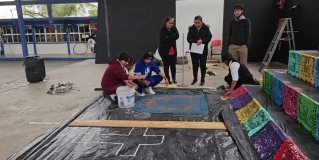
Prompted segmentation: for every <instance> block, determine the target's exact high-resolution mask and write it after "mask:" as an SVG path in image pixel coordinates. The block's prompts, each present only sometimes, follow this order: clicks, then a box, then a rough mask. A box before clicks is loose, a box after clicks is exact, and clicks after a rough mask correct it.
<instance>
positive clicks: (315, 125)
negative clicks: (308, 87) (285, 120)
mask: <svg viewBox="0 0 319 160" xmlns="http://www.w3.org/2000/svg"><path fill="white" fill-rule="evenodd" d="M318 114H319V103H318V102H316V101H314V100H312V99H311V98H309V97H308V96H306V95H305V94H304V93H301V94H300V95H299V98H298V118H297V121H298V122H299V123H301V124H302V126H303V127H305V129H306V130H308V131H309V132H311V134H312V135H313V136H314V137H315V138H316V140H319V120H318V118H319V115H318Z"/></svg>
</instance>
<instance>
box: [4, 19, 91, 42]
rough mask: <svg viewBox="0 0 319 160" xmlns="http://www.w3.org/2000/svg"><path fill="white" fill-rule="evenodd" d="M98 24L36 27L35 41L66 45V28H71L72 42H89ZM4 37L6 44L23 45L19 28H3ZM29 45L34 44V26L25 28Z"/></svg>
mask: <svg viewBox="0 0 319 160" xmlns="http://www.w3.org/2000/svg"><path fill="white" fill-rule="evenodd" d="M95 25H96V24H90V25H89V24H79V25H69V26H66V25H62V24H54V25H45V26H34V33H35V40H36V42H37V43H65V42H66V27H68V28H69V31H70V33H69V37H70V42H87V40H88V37H89V35H91V34H92V33H91V32H92V31H94V29H95V28H91V26H95ZM1 29H2V32H3V34H2V36H3V40H4V42H5V43H21V39H20V38H21V37H20V32H19V28H18V27H17V26H3V27H1ZM24 29H25V34H26V40H27V43H32V42H33V36H32V29H33V28H32V26H30V25H26V26H25V27H24Z"/></svg>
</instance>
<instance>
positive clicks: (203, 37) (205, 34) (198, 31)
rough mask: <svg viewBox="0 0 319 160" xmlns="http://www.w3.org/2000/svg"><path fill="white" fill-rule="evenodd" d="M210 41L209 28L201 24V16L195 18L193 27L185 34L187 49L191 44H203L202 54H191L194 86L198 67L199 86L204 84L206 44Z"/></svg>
mask: <svg viewBox="0 0 319 160" xmlns="http://www.w3.org/2000/svg"><path fill="white" fill-rule="evenodd" d="M211 39H212V34H211V33H210V30H209V27H208V26H207V25H205V24H204V23H203V20H202V17H201V16H196V17H195V18H194V25H192V26H190V27H189V29H188V34H187V41H188V43H189V45H190V46H189V48H190V49H191V46H192V43H197V45H201V44H205V47H204V51H203V54H197V53H191V58H192V64H193V76H194V79H193V82H192V83H191V85H194V84H195V83H196V82H197V74H198V67H199V66H200V70H201V82H200V85H201V86H203V85H204V84H205V75H206V60H207V55H208V43H209V42H210V40H211Z"/></svg>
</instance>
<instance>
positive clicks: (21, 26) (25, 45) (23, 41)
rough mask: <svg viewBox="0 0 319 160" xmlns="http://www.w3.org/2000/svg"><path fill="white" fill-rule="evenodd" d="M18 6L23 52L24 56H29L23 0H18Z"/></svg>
mask: <svg viewBox="0 0 319 160" xmlns="http://www.w3.org/2000/svg"><path fill="white" fill-rule="evenodd" d="M16 8H17V14H18V23H19V32H20V38H21V45H22V53H23V57H27V56H29V53H28V46H27V40H26V35H25V30H24V20H23V13H22V6H21V0H16Z"/></svg>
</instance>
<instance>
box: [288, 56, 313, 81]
mask: <svg viewBox="0 0 319 160" xmlns="http://www.w3.org/2000/svg"><path fill="white" fill-rule="evenodd" d="M288 74H289V75H291V76H293V77H297V78H300V79H301V80H303V81H305V82H307V83H308V84H311V85H312V86H314V87H319V53H318V51H293V50H292V51H289V60H288Z"/></svg>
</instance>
